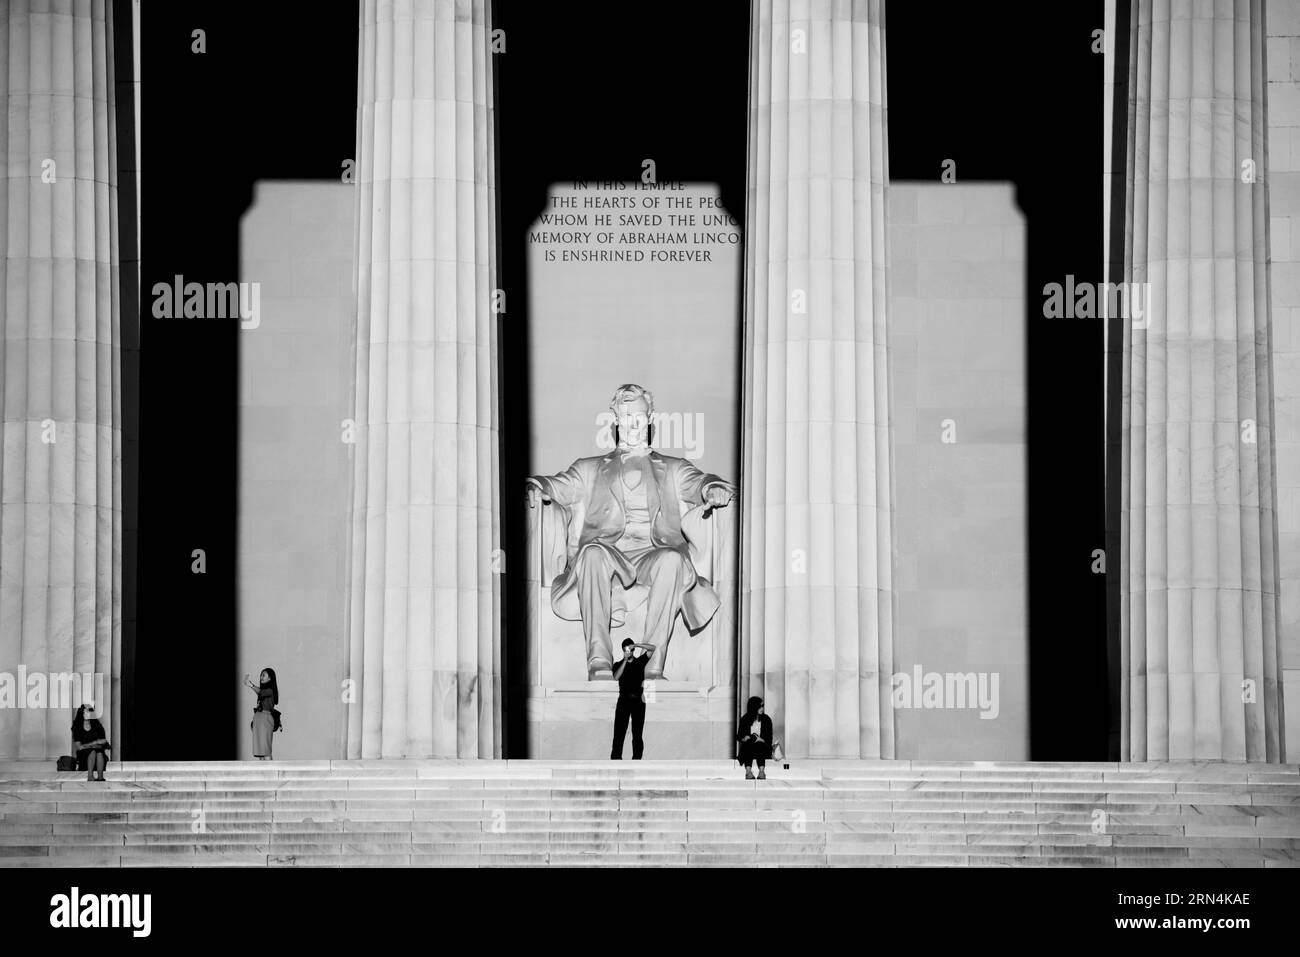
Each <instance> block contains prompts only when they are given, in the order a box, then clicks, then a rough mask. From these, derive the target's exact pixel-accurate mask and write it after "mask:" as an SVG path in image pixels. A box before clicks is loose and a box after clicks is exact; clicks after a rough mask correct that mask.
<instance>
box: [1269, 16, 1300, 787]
mask: <svg viewBox="0 0 1300 957" xmlns="http://www.w3.org/2000/svg"><path fill="white" fill-rule="evenodd" d="M1265 27H1266V29H1267V32H1268V49H1267V52H1266V64H1267V66H1266V69H1267V75H1268V91H1267V94H1266V95H1267V101H1266V102H1267V109H1268V156H1267V160H1266V169H1265V171H1264V176H1265V181H1266V182H1267V184H1268V198H1269V217H1268V218H1269V223H1268V228H1269V255H1270V259H1271V262H1272V265H1271V267H1270V280H1271V289H1270V299H1271V306H1272V318H1273V387H1274V411H1273V414H1274V429H1275V431H1276V440H1277V524H1278V538H1277V543H1278V559H1279V577H1280V578H1281V602H1280V604H1281V608H1280V609H1279V615H1278V639H1279V641H1280V642H1281V643H1282V680H1283V693H1282V701H1283V720H1284V728H1285V732H1284V733H1285V745H1286V750H1285V760H1286V762H1287V763H1289V764H1294V763H1296V762H1297V761H1300V5H1297V4H1295V3H1270V4H1269V5H1268V12H1267V17H1266V20H1265ZM1288 701H1289V702H1294V704H1293V706H1292V707H1290V708H1287V707H1286V704H1287V702H1288Z"/></svg>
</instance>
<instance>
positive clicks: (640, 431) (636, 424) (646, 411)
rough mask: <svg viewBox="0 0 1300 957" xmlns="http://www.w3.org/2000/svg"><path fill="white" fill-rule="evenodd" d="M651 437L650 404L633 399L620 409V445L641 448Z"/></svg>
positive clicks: (639, 399)
mask: <svg viewBox="0 0 1300 957" xmlns="http://www.w3.org/2000/svg"><path fill="white" fill-rule="evenodd" d="M649 436H650V404H649V403H648V402H646V400H645V399H644V398H636V399H631V400H629V401H627V402H624V403H623V404H622V405H620V406H619V407H618V444H619V445H624V446H629V447H631V448H639V447H640V446H643V445H645V444H646V442H647V441H648V439H649Z"/></svg>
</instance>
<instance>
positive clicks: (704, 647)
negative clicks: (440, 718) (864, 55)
mask: <svg viewBox="0 0 1300 957" xmlns="http://www.w3.org/2000/svg"><path fill="white" fill-rule="evenodd" d="M736 514H737V510H736V509H732V508H725V509H715V510H713V511H712V513H711V517H710V518H709V519H708V521H707V522H705V523H703V524H704V525H707V536H701V537H707V539H708V540H707V541H696V542H694V545H695V546H697V547H696V548H695V549H693V552H694V553H695V555H696V563H697V570H699V571H701V572H702V573H704V574H706V577H709V578H710V580H711V581H712V583H713V588H714V590H715V591H716V592H717V594H718V597H719V599H720V600H721V605H720V606H719V608H718V610H717V612H715V613H714V616H713V618H712V619H711V620H710V621H709V623H708V624H707V625H705V626H704V628H702V629H701V630H700V631H699V632H698V633H696V634H694V635H692V634H690V633H689V632H688V631H687V630H686V624H685V622H683V621H682V619H680V618H678V620H677V624H676V627H675V628H674V629H673V637H672V640H671V641H670V642H669V644H668V649H667V655H666V658H665V665H664V674H665V677H664V678H660V679H657V680H655V681H647V682H646V692H645V694H646V728H645V741H646V750H645V754H644V757H646V758H655V759H662V758H670V759H671V758H712V759H718V758H721V759H727V758H730V757H734V755H735V742H734V736H735V733H736V729H735V723H736V720H737V711H736V578H735V569H736V548H735V515H736ZM568 534H569V529H568V525H567V516H566V513H565V512H564V510H563V509H560V508H557V507H554V506H551V505H545V506H539V507H537V508H533V509H529V518H528V536H529V543H528V572H527V573H528V634H529V649H528V700H527V715H528V756H529V757H530V758H597V759H599V758H607V757H609V752H610V743H611V742H612V740H613V737H614V706H615V704H616V703H617V700H618V682H616V681H614V680H612V679H609V678H604V679H598V680H594V681H591V680H588V678H587V655H586V642H585V640H584V639H583V634H582V622H580V621H567V620H565V619H562V618H559V617H557V616H556V614H555V612H554V611H553V610H552V609H551V581H552V580H554V578H555V577H557V576H558V575H559V574H561V573H562V572H563V569H564V564H565V561H566V551H565V549H566V542H567V539H568ZM701 566H707V567H701ZM644 619H645V609H644V607H641V608H637V609H634V610H632V611H631V612H629V614H628V617H627V621H626V622H625V623H624V624H623V625H621V626H619V627H616V628H614V629H613V630H612V631H611V632H610V643H611V645H612V646H613V650H614V652H615V653H616V654H617V653H618V649H619V647H620V646H621V644H622V642H623V639H624V638H631V639H632V640H633V641H641V640H642V638H643V635H644V628H645V620H644ZM631 756H632V732H631V729H630V728H629V730H628V734H627V738H626V739H625V740H624V743H623V757H624V758H625V759H628V758H631Z"/></svg>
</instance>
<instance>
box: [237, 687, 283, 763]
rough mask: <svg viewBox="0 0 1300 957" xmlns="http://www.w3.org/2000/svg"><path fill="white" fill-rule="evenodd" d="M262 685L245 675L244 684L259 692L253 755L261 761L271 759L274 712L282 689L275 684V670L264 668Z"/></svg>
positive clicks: (254, 713)
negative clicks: (256, 683) (254, 682)
mask: <svg viewBox="0 0 1300 957" xmlns="http://www.w3.org/2000/svg"><path fill="white" fill-rule="evenodd" d="M258 680H259V681H260V682H261V684H260V685H255V684H253V682H252V681H251V680H250V679H249V677H248V675H244V684H246V685H248V687H250V688H252V689H253V690H254V691H256V692H257V707H256V708H255V709H253V721H252V723H251V724H250V725H249V727H251V728H252V729H253V755H254V756H255V757H256V758H257V760H259V761H267V760H269V759H270V757H271V733H272V732H273V731H274V730H275V716H274V715H273V714H272V712H273V711H274V710H275V706H276V705H277V704H279V703H280V687H279V685H277V684H276V683H275V669H274V668H263V669H262V673H261V675H259V676H258Z"/></svg>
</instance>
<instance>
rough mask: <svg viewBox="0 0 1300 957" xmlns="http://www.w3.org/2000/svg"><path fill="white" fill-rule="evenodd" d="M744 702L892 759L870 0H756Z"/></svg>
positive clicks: (879, 110) (879, 76) (853, 752)
mask: <svg viewBox="0 0 1300 957" xmlns="http://www.w3.org/2000/svg"><path fill="white" fill-rule="evenodd" d="M751 30H752V37H751V43H750V59H751V62H750V118H749V175H748V199H747V203H748V206H747V210H748V212H747V221H746V229H747V235H746V260H745V344H744V353H745V373H744V376H745V384H744V437H743V443H744V448H743V456H744V458H743V462H744V475H743V487H744V494H743V496H742V498H743V502H742V510H743V518H742V521H743V533H742V550H741V562H742V573H741V615H742V622H741V662H740V677H741V688H740V692H741V693H740V695H739V698H740V701H741V703H742V704H743V702H744V701H745V699H746V698H747V697H748V696H749V695H752V694H757V695H761V696H762V697H763V698H765V699H766V702H767V707H768V710H769V712H771V713H772V715H773V717H774V720H775V722H776V725H777V729H778V730H777V734H778V736H780V737H782V738H783V739H784V743H785V747H786V751H787V752H788V753H789V754H790V755H792V756H807V757H892V756H893V753H894V721H893V711H892V706H891V697H890V693H889V689H890V677H891V672H892V661H893V607H892V606H893V590H892V578H891V562H892V552H893V548H892V534H891V514H892V513H891V501H890V455H889V432H888V428H889V405H888V397H889V390H888V377H887V366H886V351H885V318H886V317H885V294H886V271H885V267H886V257H885V202H884V199H885V197H884V191H885V183H886V181H887V170H888V164H887V154H886V145H885V51H884V36H885V31H884V4H883V3H881V2H879V0H858V2H840V0H803V2H798V0H793V2H792V0H754V4H753V12H752V27H751Z"/></svg>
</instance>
